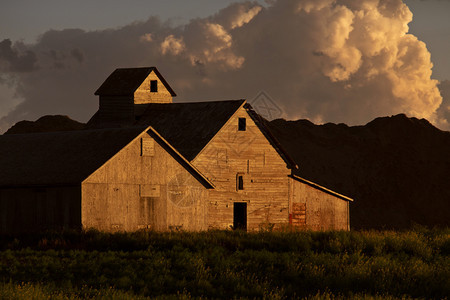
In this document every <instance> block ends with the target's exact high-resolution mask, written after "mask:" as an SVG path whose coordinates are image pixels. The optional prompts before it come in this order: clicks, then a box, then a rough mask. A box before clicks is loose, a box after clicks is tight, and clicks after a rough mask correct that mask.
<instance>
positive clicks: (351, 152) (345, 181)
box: [267, 114, 450, 229]
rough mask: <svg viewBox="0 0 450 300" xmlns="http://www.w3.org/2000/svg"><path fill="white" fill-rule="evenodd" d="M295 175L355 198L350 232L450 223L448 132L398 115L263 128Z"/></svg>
mask: <svg viewBox="0 0 450 300" xmlns="http://www.w3.org/2000/svg"><path fill="white" fill-rule="evenodd" d="M267 125H268V126H269V128H270V129H271V131H272V133H273V134H274V135H275V137H276V138H277V139H278V140H279V141H280V143H281V145H282V146H283V147H284V148H285V149H286V150H287V152H288V153H289V154H290V155H291V156H292V158H293V159H294V160H295V161H296V162H297V164H298V165H299V170H298V175H300V176H302V177H305V178H307V179H310V180H312V181H315V182H317V183H319V184H321V185H324V186H326V187H328V188H331V189H333V190H335V191H337V192H339V193H342V194H344V195H347V196H349V197H352V198H354V199H355V201H354V202H353V203H352V204H351V208H350V215H351V217H350V220H351V226H352V228H356V229H362V228H376V229H382V228H385V229H391V228H392V229H402V228H408V227H411V225H413V224H414V223H418V224H422V225H427V226H436V225H440V226H449V225H450V218H449V216H450V132H445V131H441V130H439V129H437V128H435V127H434V126H433V125H431V124H430V123H429V122H428V121H427V120H425V119H421V120H419V119H416V118H408V117H406V116H405V115H403V114H400V115H396V116H392V117H382V118H377V119H375V120H373V121H372V122H370V123H368V124H366V125H365V126H353V127H349V126H347V125H345V124H332V123H328V124H325V125H314V124H313V123H311V122H309V121H307V120H298V121H286V120H282V119H278V120H274V121H271V122H268V123H267Z"/></svg>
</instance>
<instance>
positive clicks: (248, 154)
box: [192, 107, 290, 230]
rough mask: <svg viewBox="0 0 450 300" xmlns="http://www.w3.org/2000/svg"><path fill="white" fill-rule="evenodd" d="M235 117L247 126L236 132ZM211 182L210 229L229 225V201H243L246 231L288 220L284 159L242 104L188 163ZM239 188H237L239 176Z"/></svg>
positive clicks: (231, 209) (283, 222)
mask: <svg viewBox="0 0 450 300" xmlns="http://www.w3.org/2000/svg"><path fill="white" fill-rule="evenodd" d="M239 118H245V119H246V130H245V131H239V130H238V122H239ZM192 163H193V165H194V166H196V167H197V168H198V169H199V170H200V172H202V173H203V174H204V175H205V176H206V177H207V178H209V179H210V180H211V181H212V182H213V183H214V185H215V189H214V190H211V191H210V197H209V206H208V224H209V227H210V228H220V229H227V228H228V229H229V228H231V226H232V225H233V203H234V202H246V203H247V229H248V230H257V229H260V228H261V227H266V226H268V227H271V226H275V227H279V226H282V225H287V224H288V221H289V211H288V208H289V187H288V185H289V180H288V177H287V176H288V174H290V170H289V169H287V167H286V163H285V162H284V160H283V159H282V158H281V157H280V156H279V155H278V153H277V152H276V150H275V149H274V148H273V147H272V146H271V145H270V143H269V142H268V140H267V139H266V138H265V137H264V135H263V134H262V133H261V131H260V130H259V128H258V127H257V125H256V124H255V123H254V122H253V120H252V119H251V117H250V116H249V115H248V113H247V112H246V110H245V109H244V108H243V107H241V108H240V109H239V110H238V111H237V112H236V113H235V114H234V115H233V117H232V118H230V120H229V121H228V122H227V123H226V124H225V125H224V127H223V128H222V130H220V131H219V132H218V133H217V135H216V136H215V137H214V138H213V139H212V140H211V141H210V143H209V144H208V145H207V146H206V147H205V148H204V149H203V150H202V151H201V152H200V154H199V155H198V156H197V157H196V158H195V159H194V160H193V161H192ZM238 176H242V178H243V188H244V189H243V190H237V180H238V179H237V178H238Z"/></svg>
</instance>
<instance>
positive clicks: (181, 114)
mask: <svg viewBox="0 0 450 300" xmlns="http://www.w3.org/2000/svg"><path fill="white" fill-rule="evenodd" d="M244 103H245V100H228V101H209V102H192V103H151V104H149V105H148V107H147V109H146V110H145V112H144V114H143V115H142V116H141V117H140V119H139V120H138V121H137V122H136V125H138V126H142V125H145V126H148V125H150V126H152V127H153V128H155V129H156V130H157V131H158V132H159V133H160V134H161V135H162V136H163V137H164V138H165V139H166V140H167V141H168V142H169V143H170V144H171V145H172V146H174V147H175V148H176V149H177V150H178V151H179V152H180V153H181V154H182V155H183V156H184V157H185V158H186V159H187V160H189V161H191V160H193V159H194V158H195V157H196V156H197V154H198V153H200V151H201V150H202V149H203V148H204V147H205V146H206V145H207V144H208V142H209V141H210V140H211V139H212V138H213V137H214V136H215V135H216V134H217V132H219V130H220V129H221V128H222V127H223V126H224V125H225V123H226V122H227V121H228V120H229V119H230V118H231V116H232V115H233V114H234V113H235V112H236V111H237V110H238V109H239V108H240V107H241V106H242V105H243V104H244Z"/></svg>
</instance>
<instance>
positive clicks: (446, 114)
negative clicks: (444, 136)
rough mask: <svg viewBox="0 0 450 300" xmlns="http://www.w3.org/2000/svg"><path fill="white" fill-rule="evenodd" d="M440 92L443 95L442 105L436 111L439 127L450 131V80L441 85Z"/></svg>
mask: <svg viewBox="0 0 450 300" xmlns="http://www.w3.org/2000/svg"><path fill="white" fill-rule="evenodd" d="M439 90H440V91H441V95H442V104H441V106H440V107H439V109H438V110H437V111H436V114H437V122H438V124H437V125H438V126H439V127H440V128H442V129H444V130H449V131H450V80H444V81H442V82H441V83H439Z"/></svg>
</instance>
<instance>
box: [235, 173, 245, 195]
mask: <svg viewBox="0 0 450 300" xmlns="http://www.w3.org/2000/svg"><path fill="white" fill-rule="evenodd" d="M243 189H244V176H243V175H241V174H237V175H236V190H238V191H240V190H243Z"/></svg>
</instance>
